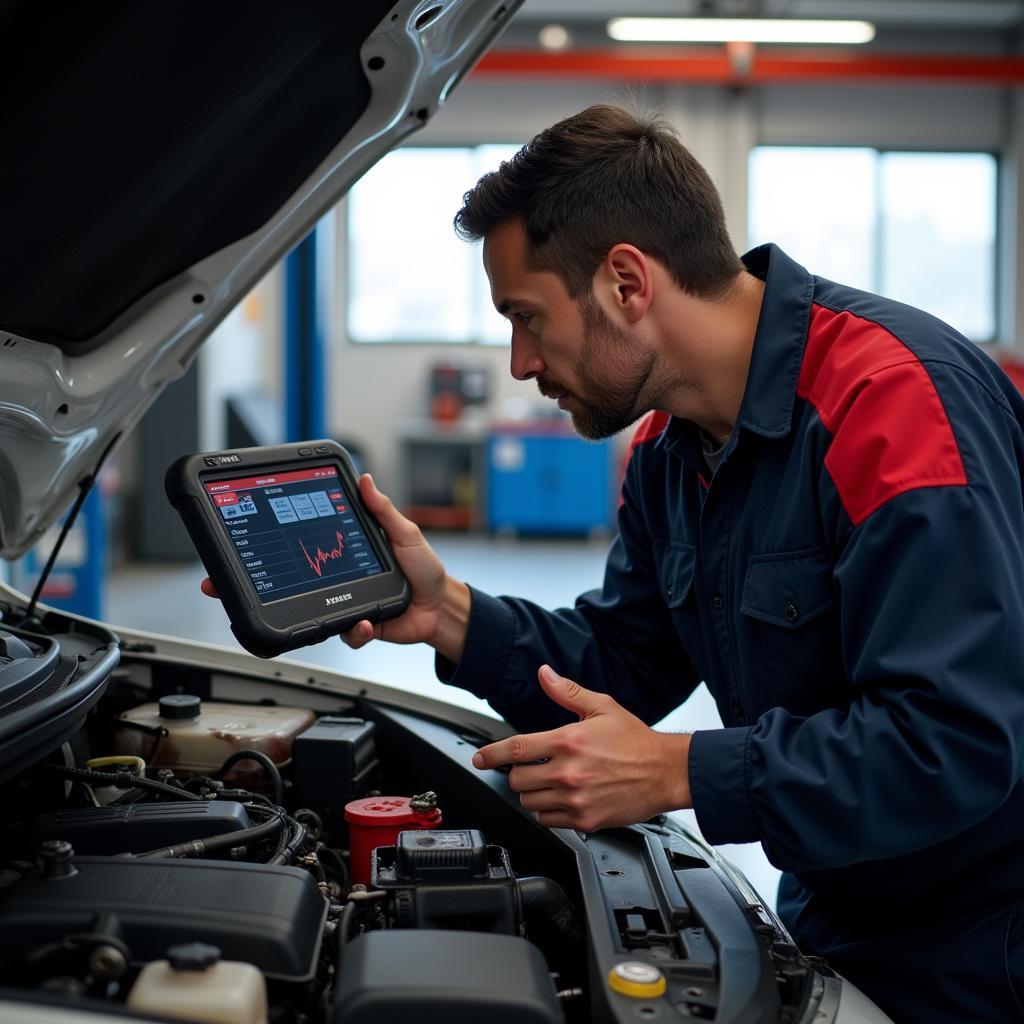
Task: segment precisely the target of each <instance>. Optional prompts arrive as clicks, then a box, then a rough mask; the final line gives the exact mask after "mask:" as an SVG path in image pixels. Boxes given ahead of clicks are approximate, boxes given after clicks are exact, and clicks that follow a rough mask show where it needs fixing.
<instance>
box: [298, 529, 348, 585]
mask: <svg viewBox="0 0 1024 1024" xmlns="http://www.w3.org/2000/svg"><path fill="white" fill-rule="evenodd" d="M299 548H300V549H301V550H302V554H303V555H304V556H305V558H306V562H307V563H308V564H309V567H310V569H312V570H313V572H315V573H316V575H317V576H319V577H320V578H323V576H324V575H325V574H326V575H328V576H333V575H335V574H336V573H338V572H341V571H343V570H344V569H345V568H346V562H349V561H350V559H348V558H346V552H345V538H344V537H343V536H342V535H341V533H340V532H339V531H338V530H331V531H329V532H328V531H321V532H319V533H317V534H315V535H313V536H311V537H306V538H300V539H299Z"/></svg>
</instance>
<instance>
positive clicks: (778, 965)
mask: <svg viewBox="0 0 1024 1024" xmlns="http://www.w3.org/2000/svg"><path fill="white" fill-rule="evenodd" d="M0 612H2V616H3V617H2V619H0V800H2V803H3V807H4V809H5V820H4V825H5V827H4V830H3V834H2V838H0V1007H2V1006H3V1005H4V1002H3V1001H4V1000H15V1001H17V1002H18V1003H19V1005H20V1004H22V1003H24V1004H25V1005H33V1006H36V1007H40V1006H42V1007H46V1006H54V1007H64V1008H66V1007H68V1006H77V1007H82V1008H88V1009H90V1010H91V1011H93V1012H101V1011H102V1010H103V1009H104V1008H107V1009H110V1010H116V1011H117V1012H119V1013H120V1014H121V1015H122V1018H123V1015H124V1013H125V1012H129V1011H130V1012H133V1013H137V1014H140V1015H142V1016H145V1015H146V1014H151V1015H157V1016H159V1017H162V1018H163V1019H171V1020H201V1021H229V1022H232V1024H234V1022H239V1024H249V1022H252V1024H262V1022H268V1024H283V1022H297V1024H298V1022H304V1024H327V1022H330V1024H334V1022H337V1024H349V1022H364V1021H374V1022H378V1021H390V1020H396V1021H397V1020H410V1019H413V1017H414V1015H416V1016H420V1017H423V1016H424V1015H425V1016H426V1018H427V1019H431V1020H445V1021H449V1022H456V1024H457V1022H460V1021H470V1020H480V1019H483V1018H484V1017H485V1016H486V1019H487V1020H488V1021H489V1024H504V1022H506V1021H508V1022H512V1021H516V1022H532V1021H536V1022H545V1024H546V1022H557V1021H569V1022H573V1021H591V1020H599V1021H626V1020H630V1021H632V1020H636V1019H637V1018H640V1019H652V1020H653V1019H657V1018H659V1017H660V1018H663V1019H695V1020H715V1021H720V1022H723V1021H741V1020H742V1021H749V1022H760V1021H765V1022H768V1021H772V1022H775V1021H792V1022H798V1021H810V1020H812V1019H813V1020H815V1021H817V1022H827V1021H831V1020H837V1019H841V1018H839V1017H838V1016H837V1014H838V1006H839V990H840V985H841V981H840V980H839V979H837V978H835V977H833V976H832V975H831V972H830V971H828V969H827V967H825V966H824V965H822V964H820V963H815V962H812V961H809V960H808V959H807V958H804V957H802V956H801V955H800V954H799V952H798V951H797V950H796V948H795V946H793V944H792V942H791V940H790V939H789V938H788V936H787V935H786V933H785V931H784V929H782V927H781V925H779V923H778V921H777V920H776V919H775V917H774V914H772V912H771V911H770V910H768V909H767V908H765V907H764V906H763V904H762V903H761V902H760V901H759V900H758V898H757V896H756V894H754V893H753V892H752V891H750V890H749V888H747V887H746V886H745V883H744V881H743V880H742V876H738V875H736V874H734V873H731V872H730V871H729V869H728V867H727V866H726V865H725V864H724V862H722V861H721V860H720V858H717V855H715V854H713V853H712V852H711V851H710V850H709V849H708V848H707V847H705V846H703V844H702V843H701V842H700V841H699V840H698V839H696V838H695V837H693V836H692V835H690V834H689V833H688V832H687V831H686V830H685V829H684V828H682V827H681V826H679V825H678V824H677V823H674V822H673V821H672V820H671V819H670V818H659V819H657V820H653V821H651V822H646V823H644V824H642V825H637V826H633V827H631V828H624V829H610V830H606V831H602V832H599V833H594V834H591V835H585V834H582V833H577V832H573V831H569V830H549V829H545V828H541V827H540V826H539V825H537V823H536V822H535V821H534V819H533V818H532V816H530V815H529V814H528V813H526V812H524V811H523V810H522V809H521V807H520V806H519V803H518V799H517V796H516V794H515V793H514V792H513V791H512V790H511V789H510V788H509V787H508V785H507V780H506V778H505V775H504V774H503V773H502V772H487V773H480V772H478V771H476V770H475V769H473V768H472V767H471V762H470V759H471V757H472V754H473V753H474V752H475V750H476V748H477V747H478V746H480V745H482V744H484V743H488V742H491V741H492V740H493V739H495V738H497V737H498V736H500V735H506V734H508V727H507V726H506V725H504V723H500V722H497V721H494V722H490V723H488V722H487V721H486V720H484V719H483V718H482V716H474V715H473V713H471V712H464V713H462V714H461V715H459V714H452V715H445V716H443V717H442V714H441V712H443V710H444V707H445V706H444V705H441V704H436V703H435V705H434V707H433V708H427V707H425V706H417V705H416V703H415V702H406V704H405V706H403V702H402V700H401V698H402V697H403V696H406V695H403V694H399V693H397V692H394V691H391V700H390V701H389V700H386V699H381V698H380V697H379V696H378V695H377V694H373V695H370V694H369V693H368V692H367V691H366V689H365V688H359V687H358V685H349V686H348V687H347V688H346V687H344V686H342V685H340V684H341V683H342V682H346V681H347V680H345V677H332V675H331V674H330V673H315V672H314V674H312V675H311V674H310V669H309V668H308V666H300V665H294V664H293V665H288V664H287V663H283V662H280V663H277V662H275V663H273V664H268V663H257V662H256V661H255V659H251V658H248V657H247V656H244V655H234V654H232V653H231V652H223V651H220V650H217V649H214V648H202V647H201V646H199V645H184V644H183V643H182V642H180V641H175V642H173V644H171V643H170V642H169V643H168V645H167V646H166V647H161V644H160V638H145V637H144V635H140V637H141V638H131V637H128V636H125V637H121V638H119V637H116V636H115V635H114V634H113V633H111V632H110V631H109V630H106V629H104V628H103V627H100V626H98V625H96V624H93V623H88V622H86V621H79V620H75V619H73V618H71V617H68V616H64V615H61V614H58V613H55V612H47V613H45V614H43V615H42V616H41V618H39V619H33V620H25V621H22V616H23V615H24V613H23V611H22V609H21V608H20V607H19V606H18V605H16V604H5V603H4V602H2V601H0ZM186 650H187V651H188V652H189V653H188V656H185V655H184V654H183V653H182V652H183V651H186ZM204 659H205V660H204ZM218 659H219V661H218ZM347 682H350V683H351V681H347ZM421 703H422V704H423V705H427V704H431V703H434V702H429V701H425V700H423V701H422V702H421ZM451 710H452V711H453V712H455V711H456V710H457V709H451ZM460 718H461V720H460ZM474 718H475V719H478V720H479V721H470V720H471V719H474ZM24 1019H28V1018H27V1017H25V1018H24Z"/></svg>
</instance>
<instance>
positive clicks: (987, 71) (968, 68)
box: [473, 46, 1024, 85]
mask: <svg viewBox="0 0 1024 1024" xmlns="http://www.w3.org/2000/svg"><path fill="white" fill-rule="evenodd" d="M731 54H732V55H731V56H730V52H727V48H726V47H724V46H723V47H721V48H707V47H702V48H693V47H679V48H666V47H661V48H643V49H641V48H636V47H630V48H628V49H627V48H622V49H614V50H613V49H607V50H567V51H565V52H563V53H544V52H542V51H536V50H492V51H491V52H490V53H488V54H486V55H485V56H484V58H483V59H482V60H481V61H480V63H479V64H478V65H477V66H476V68H475V69H474V71H473V75H474V76H475V77H478V78H600V79H604V80H608V79H613V80H615V81H629V82H677V83H685V82H691V83H694V82H696V83H703V84H716V85H758V84H765V83H769V82H771V83H778V82H794V83H798V82H809V81H819V82H821V81H847V82H848V81H859V82H868V81H893V80H903V81H920V82H959V83H972V84H975V85H1020V84H1024V58H1021V57H961V56H922V55H920V54H880V53H856V52H851V51H849V50H845V51H841V52H838V53H837V52H835V51H833V52H830V53H823V52H820V51H808V50H789V51H782V50H775V49H771V50H759V49H757V48H756V47H755V48H754V51H753V53H752V54H751V53H750V51H749V50H743V49H735V50H732V51H731ZM748 58H749V63H748Z"/></svg>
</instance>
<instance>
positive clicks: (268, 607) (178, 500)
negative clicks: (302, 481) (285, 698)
mask: <svg viewBox="0 0 1024 1024" xmlns="http://www.w3.org/2000/svg"><path fill="white" fill-rule="evenodd" d="M325 466H331V467H334V468H336V469H337V471H338V475H339V477H340V479H341V483H342V486H343V487H344V489H345V490H346V491H347V493H348V495H349V502H350V504H351V508H352V510H353V511H354V513H355V515H356V518H357V520H358V522H359V525H360V526H361V527H362V529H363V532H364V534H365V537H366V540H367V542H368V543H369V545H370V547H371V548H372V551H373V554H374V555H376V557H377V560H378V561H379V563H380V566H381V569H382V570H383V571H381V572H379V573H377V574H375V575H372V576H368V577H365V578H362V579H357V580H354V581H346V582H342V583H339V584H336V585H331V584H326V585H325V586H324V587H322V588H320V589H316V590H313V591H311V592H304V593H301V594H296V595H294V596H291V597H282V598H279V599H272V600H270V601H268V602H264V601H262V600H261V599H260V598H259V596H258V595H257V592H256V589H255V586H254V584H253V582H252V580H251V579H250V578H249V577H248V575H247V573H246V572H245V569H244V568H243V565H242V562H241V560H240V556H239V554H238V553H237V551H236V550H233V549H232V548H233V545H232V544H231V542H230V540H229V538H228V534H227V528H226V527H225V523H224V521H223V520H222V518H221V517H220V516H219V515H218V512H217V510H216V508H215V506H214V504H213V502H212V500H211V498H210V496H209V493H208V492H207V491H206V489H205V485H206V484H208V483H216V482H217V481H219V480H231V479H233V478H237V477H239V476H240V475H245V474H249V475H252V474H253V473H255V474H257V475H258V474H260V473H263V474H265V475H267V474H270V473H271V472H273V473H276V474H280V473H285V472H291V471H295V470H303V469H305V468H306V467H311V468H312V467H325ZM164 487H165V490H166V492H167V497H168V499H169V500H170V502H171V504H172V505H173V506H174V508H175V509H176V510H177V511H178V514H179V515H180V516H181V518H182V521H183V522H184V524H185V527H186V529H187V530H188V533H189V536H190V537H191V538H192V543H193V544H194V545H195V547H196V550H197V551H198V552H199V557H200V558H201V559H202V562H203V565H204V567H205V568H206V571H207V573H208V574H209V576H210V579H212V580H213V582H214V585H215V586H216V587H217V591H218V593H219V594H220V597H221V600H222V601H223V603H224V607H225V609H226V610H227V613H228V618H229V619H230V620H231V631H232V632H233V633H234V634H235V637H236V638H237V640H238V642H239V643H240V644H241V645H242V646H243V647H244V648H245V649H246V650H247V651H249V652H250V653H251V654H255V655H257V656H258V657H261V658H273V657H275V656H276V655H278V654H282V653H284V652H285V651H290V650H295V649H296V648H299V647H306V646H308V645H310V644H314V643H317V642H318V641H320V640H323V639H324V638H325V637H328V636H334V635H337V634H339V633H343V632H345V631H346V630H348V629H350V628H351V627H352V626H354V625H355V624H356V623H357V622H359V621H360V620H362V619H368V620H369V621H370V622H380V621H382V620H384V619H391V618H394V617H396V616H398V615H401V614H402V612H404V611H405V609H406V608H407V607H408V606H409V598H410V594H411V591H410V588H409V583H408V581H407V580H406V578H405V576H404V575H403V573H402V571H401V569H399V567H398V564H397V562H396V561H395V557H394V553H393V552H392V550H391V546H390V544H389V543H388V541H387V538H386V537H385V535H384V531H383V529H381V527H380V526H379V525H378V523H377V521H376V520H375V519H374V518H373V516H371V515H370V512H369V510H368V509H367V508H366V507H365V506H364V505H363V502H362V498H361V497H360V494H359V487H358V481H357V477H356V472H355V469H354V467H353V465H352V460H351V458H350V456H349V454H348V452H346V451H345V449H344V448H342V447H341V445H339V444H338V443H337V442H335V441H329V440H321V441H305V442H302V443H299V444H287V445H274V446H271V447H265V448H238V449H234V450H232V451H225V452H209V453H200V454H198V455H186V456H183V457H182V458H180V459H178V460H176V461H175V462H174V463H172V464H171V466H170V467H169V468H168V470H167V474H166V476H165V478H164ZM307 557H308V556H307ZM198 599H199V598H198V596H197V600H198Z"/></svg>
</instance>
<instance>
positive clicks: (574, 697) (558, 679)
mask: <svg viewBox="0 0 1024 1024" xmlns="http://www.w3.org/2000/svg"><path fill="white" fill-rule="evenodd" d="M537 678H538V679H539V680H540V685H541V688H542V689H543V690H544V692H545V693H546V694H547V695H548V696H549V697H550V698H551V699H552V700H553V701H554V702H555V703H556V704H560V705H561V706H562V707H563V708H565V709H566V710H568V711H572V712H575V713H576V714H577V715H579V716H580V718H589V717H590V716H591V715H594V714H598V713H599V712H601V711H604V710H607V707H608V695H607V694H605V693H595V692H594V691H593V690H586V689H584V688H583V687H582V686H580V684H579V683H577V682H574V681H573V680H572V679H567V678H566V677H565V676H560V675H559V674H558V673H557V672H556V671H555V670H554V669H553V668H552V667H551V666H550V665H541V667H540V668H539V669H538V670H537Z"/></svg>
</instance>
